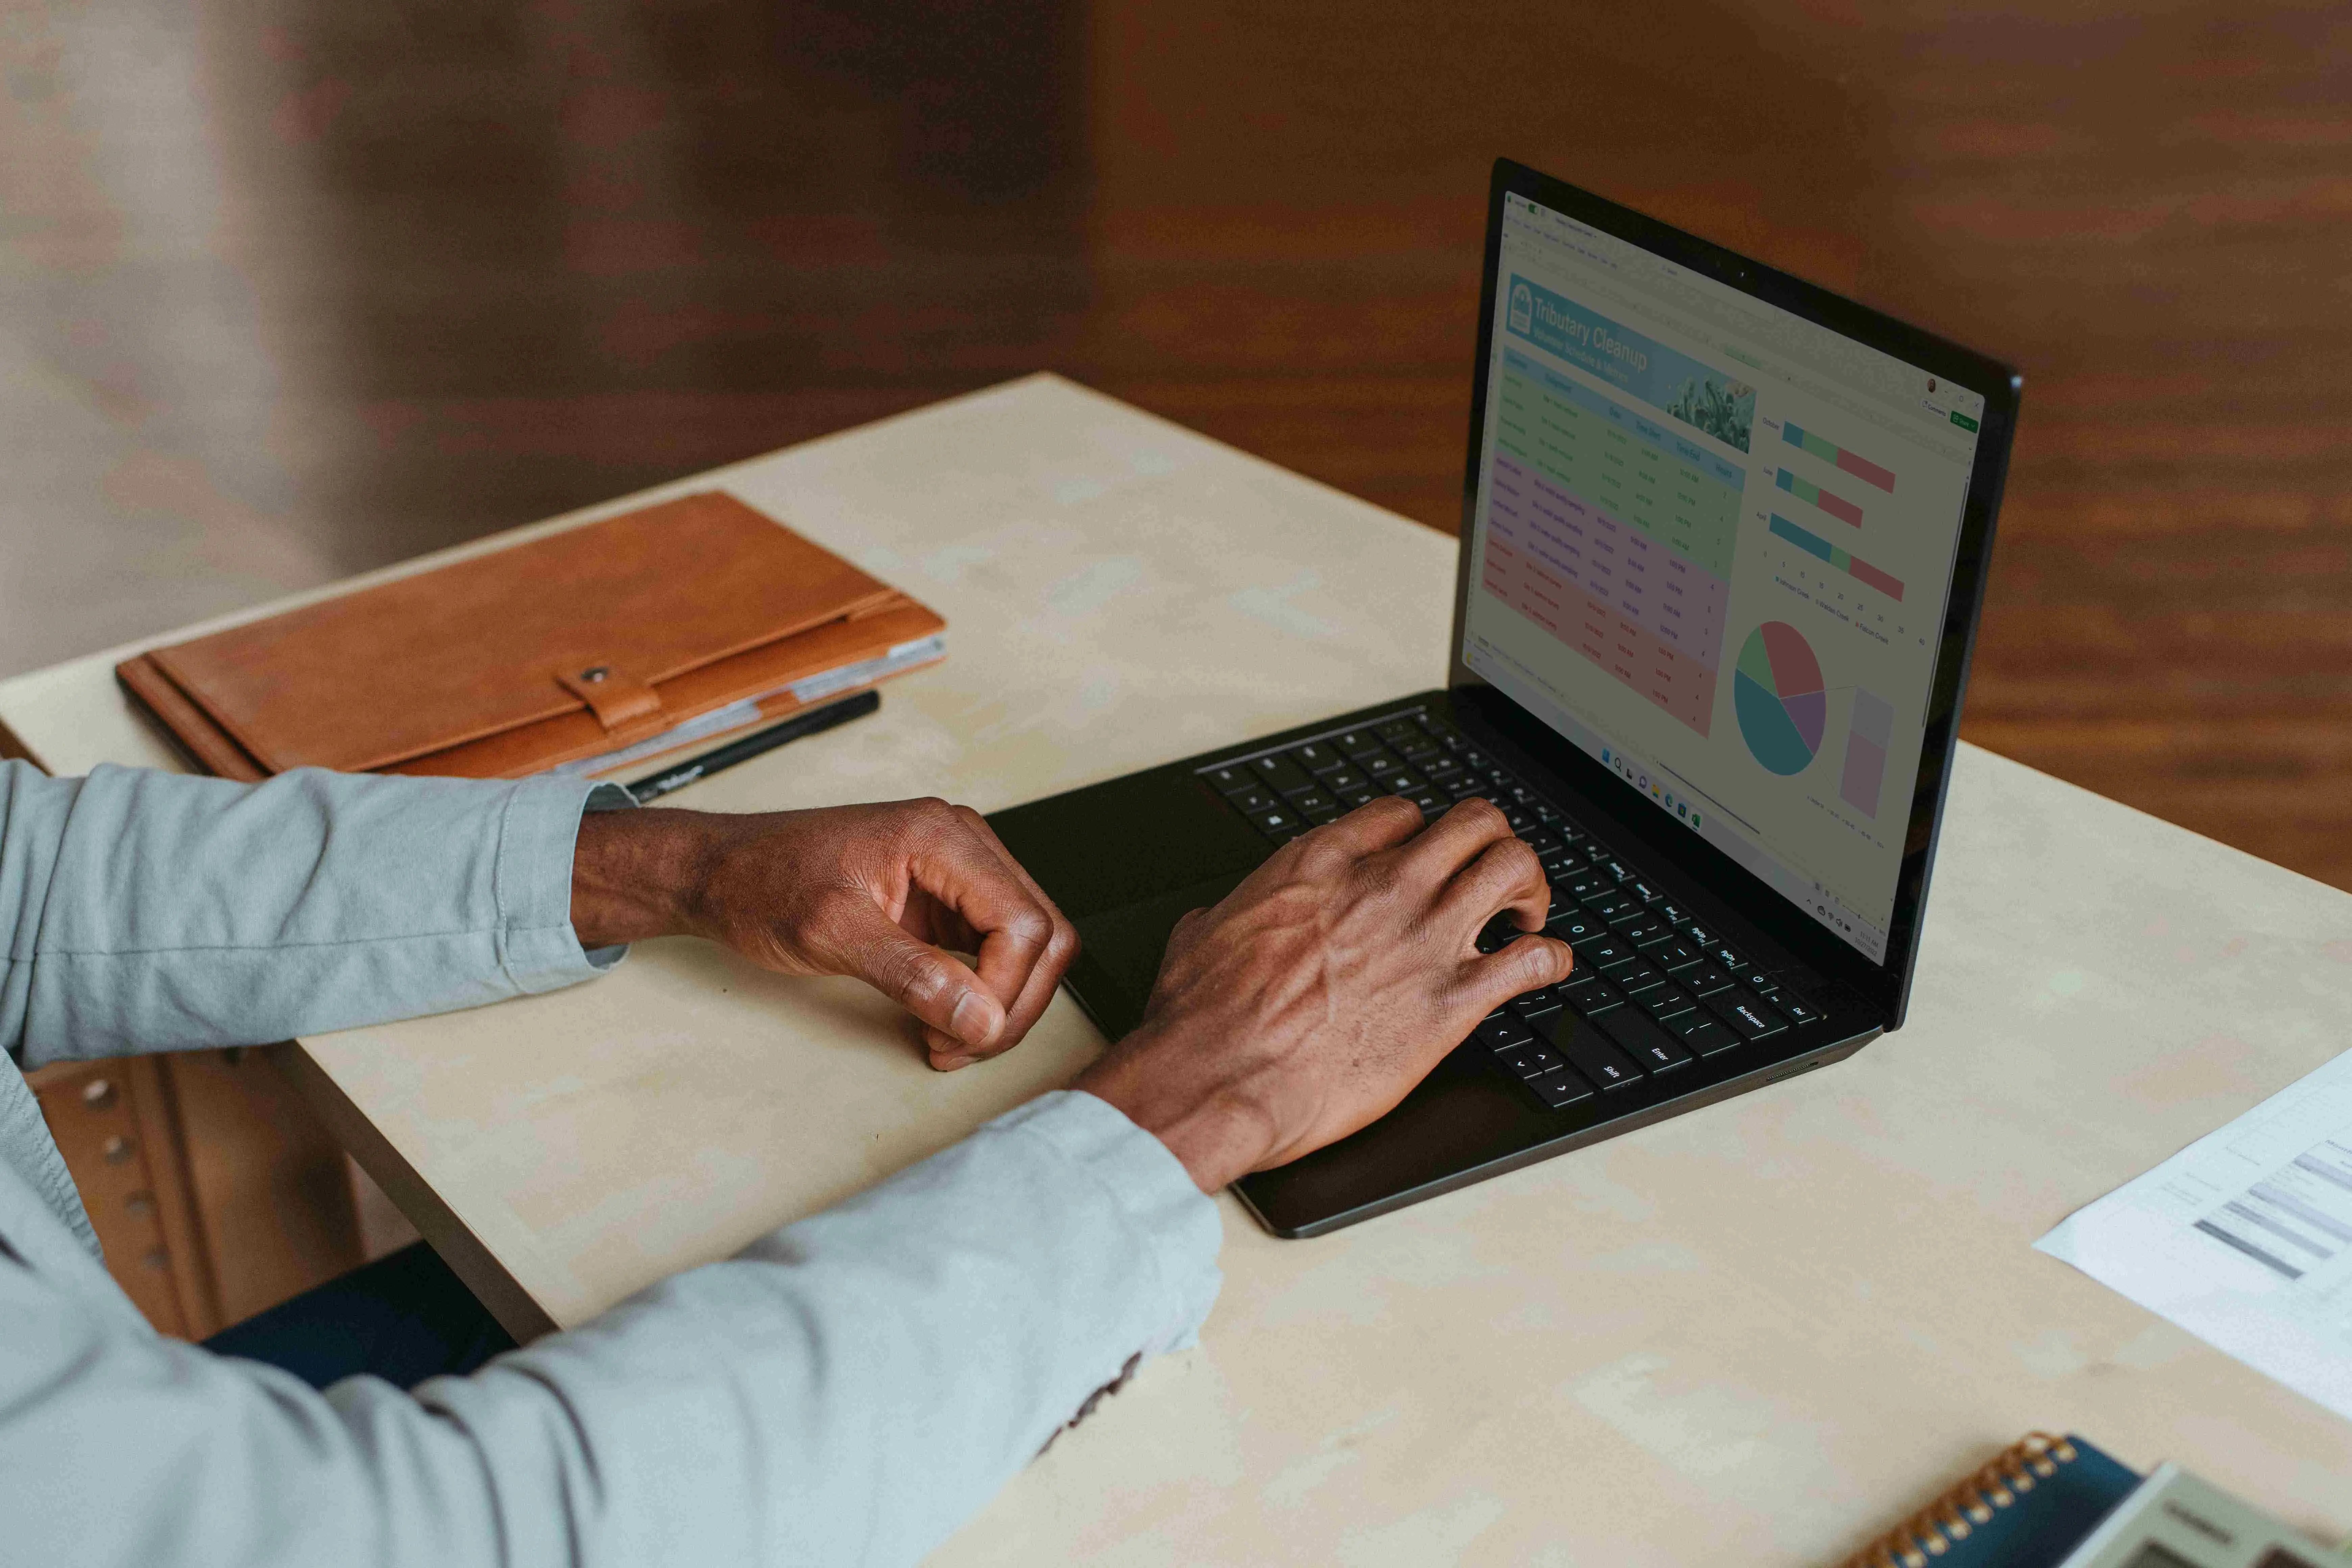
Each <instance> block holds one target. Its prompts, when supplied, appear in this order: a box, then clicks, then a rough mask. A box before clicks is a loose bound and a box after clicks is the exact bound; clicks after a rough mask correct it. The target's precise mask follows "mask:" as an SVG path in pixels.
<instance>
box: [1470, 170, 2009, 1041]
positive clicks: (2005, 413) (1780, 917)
mask: <svg viewBox="0 0 2352 1568" xmlns="http://www.w3.org/2000/svg"><path fill="white" fill-rule="evenodd" d="M1513 196H1519V197H1524V198H1527V199H1528V200H1532V201H1534V202H1535V203H1537V204H1538V205H1541V206H1545V207H1549V208H1550V209H1551V210H1552V211H1554V212H1557V213H1561V214H1565V215H1567V216H1568V217H1570V218H1572V219H1574V220H1575V221H1576V222H1578V223H1581V224H1587V225H1591V227H1593V228H1595V229H1598V230H1600V231H1601V233H1603V234H1606V235H1612V236H1614V237H1616V238H1618V239H1621V240H1624V241H1626V242H1628V243H1630V244H1633V245H1636V246H1641V247H1642V248H1643V250H1646V251H1649V252H1651V253H1652V254H1653V255H1655V256H1661V257H1663V258H1664V259H1665V260H1667V261H1669V262H1672V263H1673V264H1674V265H1675V266H1677V267H1686V268H1688V269H1689V270H1691V271H1693V272H1696V273H1700V274H1702V275H1704V276H1706V277H1713V278H1715V279H1716V280H1717V281H1718V282H1721V283H1724V284H1726V285H1727V286H1729V287H1733V288H1737V289H1738V290H1740V291H1741V292H1742V293H1745V294H1748V295H1749V296H1751V297H1753V298H1757V299H1759V300H1760V301H1762V302H1763V303H1765V304H1768V305H1774V306H1778V307H1779V308H1781V309H1784V310H1788V311H1790V312H1791V313H1793V314H1795V315H1797V316H1800V317H1801V318H1803V319H1806V320H1808V321H1811V322H1813V323H1815V324H1816V325H1819V326H1822V327H1825V328H1827V329H1830V330H1832V331H1833V332H1837V333H1840V334H1842V335H1843V336H1845V337H1848V338H1851V339H1853V340H1855V341H1857V342H1860V343H1864V344H1866V345H1867V346H1869V347H1871V348H1873V349H1875V350H1879V351H1880V352H1881V353H1885V354H1888V355H1891V356H1893V357H1894V358H1895V359H1897V360H1900V361H1904V362H1905V363H1906V364H1910V365H1915V366H1916V367H1918V368H1919V369H1920V370H1922V371H1926V372H1927V373H1928V374H1930V375H1934V376H1937V377H1939V378H1942V379H1946V380H1948V381H1951V382H1956V383H1958V385H1960V386H1962V387H1965V388H1967V389H1969V391H1971V392H1979V393H1981V394H1982V395H1983V397H1984V400H1985V411H1984V417H1983V419H1982V421H1981V423H1980V426H1979V430H1978V432H1977V448H1976V458H1975V464H1974V466H1973V467H1972V469H1971V471H1970V473H1969V490H1968V498H1967V501H1966V504H1965V505H1964V507H1963V508H1962V512H1961V518H1960V528H1959V540H1958V550H1957V552H1956V555H1955V557H1954V560H1953V566H1952V581H1951V593H1950V597H1949V599H1948V602H1947V604H1946V606H1945V611H1944V622H1943V627H1942V630H1941V633H1940V637H1939V641H1938V649H1937V659H1936V670H1935V675H1934V678H1933V680H1932V681H1931V683H1930V686H1929V692H1928V699H1927V724H1926V734H1925V737H1924V738H1923V741H1922V745H1921V754H1920V767H1919V776H1918V782H1917V785H1916V788H1915V789H1914V790H1913V792H1912V799H1911V810H1910V817H1909V820H1908V821H1907V823H1906V830H1905V834H1904V841H1903V858H1902V861H1901V864H1900V867H1899V869H1898V871H1897V873H1896V878H1895V908H1894V913H1893V915H1892V916H1891V918H1890V920H1889V922H1888V926H1887V943H1886V957H1885V961H1884V962H1874V961H1872V959H1871V958H1870V957H1869V956H1867V955H1866V954H1864V953H1863V952H1862V951H1861V950H1860V949H1858V948H1856V947H1854V946H1852V945H1850V944H1848V943H1847V942H1845V941H1844V940H1843V938H1841V937H1840V936H1838V935H1837V934H1836V933H1834V932H1832V931H1831V930H1830V929H1828V928H1827V927H1826V926H1824V925H1822V924H1821V923H1820V922H1818V921H1816V920H1815V919H1814V918H1813V917H1812V916H1811V915H1808V914H1806V913H1805V912H1804V911H1803V910H1802V909H1801V908H1799V907H1798V906H1797V905H1796V904H1794V903H1793V902H1791V901H1790V899H1789V898H1788V897H1787V896H1786V895H1784V894H1781V893H1780V892H1779V891H1778V890H1777V889H1775V888H1773V887H1772V886H1771V885H1770V884H1769V883H1767V882H1765V881H1764V880H1763V878H1761V877H1759V876H1758V875H1757V874H1756V873H1753V872H1751V871H1749V870H1748V868H1747V867H1745V866H1743V865H1741V864H1739V863H1738V862H1737V861H1735V860H1733V859H1732V858H1731V857H1730V856H1729V855H1727V854H1726V853H1725V852H1722V851H1721V850H1718V849H1717V848H1715V847H1714V846H1713V845H1711V844H1709V843H1707V842H1706V841H1705V840H1703V839H1701V838H1700V837H1699V836H1698V835H1697V834H1696V833H1694V832H1691V831H1687V830H1685V829H1681V828H1679V827H1678V826H1677V825H1675V824H1674V823H1672V822H1671V821H1669V820H1668V819H1666V818H1665V817H1664V813H1662V812H1660V811H1659V810H1657V808H1656V807H1655V806H1654V805H1653V804H1652V803H1651V802H1650V801H1649V800H1648V799H1647V798H1646V797H1644V796H1643V795H1642V794H1641V792H1640V791H1638V790H1636V789H1634V788H1633V785H1631V784H1629V783H1627V782H1626V781H1625V780H1623V779H1620V778H1618V777H1617V775H1616V774H1615V773H1614V772H1612V771H1611V770H1610V769H1608V768H1604V767H1602V766H1601V763H1600V762H1598V761H1597V760H1595V759H1594V758H1591V757H1588V756H1587V755H1586V754H1585V753H1584V752H1583V751H1582V750H1581V749H1580V748H1579V747H1576V746H1574V745H1573V744H1571V743H1570V741H1568V740H1567V739H1566V738H1565V737H1561V736H1559V733H1558V732H1557V731H1555V730H1553V729H1551V728H1550V727H1549V726H1548V725H1546V724H1544V723H1543V722H1542V721H1541V720H1540V719H1538V718H1537V717H1536V716H1534V715H1532V714H1529V713H1528V711H1527V710H1526V709H1525V708H1522V707H1520V706H1519V705H1518V704H1517V703H1516V702H1513V701H1511V700H1510V699H1508V698H1507V697H1505V696H1503V695H1502V694H1500V693H1499V692H1497V693H1495V694H1494V701H1493V702H1491V703H1490V704H1486V705H1485V706H1486V707H1487V708H1489V709H1495V710H1503V714H1504V716H1505V717H1506V718H1507V719H1509V718H1512V717H1516V718H1517V719H1518V720H1521V721H1523V722H1512V723H1510V724H1509V726H1508V727H1509V731H1510V734H1511V738H1512V739H1513V740H1514V741H1515V742H1516V743H1517V744H1518V745H1520V746H1521V747H1523V748H1524V749H1527V750H1528V751H1530V752H1531V753H1533V754H1534V755H1535V756H1536V757H1537V759H1538V761H1541V762H1542V763H1544V764H1545V765H1546V766H1547V767H1549V768H1551V769H1552V770H1553V771H1554V772H1556V773H1558V774H1559V775H1560V776H1561V778H1562V779H1564V780H1565V781H1567V782H1568V783H1569V784H1570V786H1571V787H1572V788H1574V789H1578V790H1579V791H1580V793H1582V794H1584V795H1586V796H1587V797H1588V798H1590V799H1593V800H1596V801H1598V802H1599V803H1601V805H1603V806H1604V807H1606V808H1609V809H1610V810H1612V814H1614V815H1615V816H1616V817H1618V818H1619V819H1620V820H1621V821H1623V822H1625V823H1627V824H1628V825H1629V826H1630V827H1632V828H1633V831H1635V832H1636V833H1637V834H1639V835H1640V836H1641V838H1642V839H1643V843H1644V845H1645V847H1647V848H1648V849H1649V850H1651V851H1652V852H1654V853H1658V854H1662V855H1664V856H1665V857H1666V858H1667V859H1669V860H1670V861H1672V862H1675V864H1676V865H1677V866H1678V867H1679V869H1681V870H1682V871H1684V872H1685V873H1686V874H1689V875H1691V876H1693V877H1694V878H1696V879H1698V880H1700V881H1701V882H1702V883H1703V884H1704V885H1706V886H1707V887H1710V888H1712V889H1714V890H1716V891H1717V892H1718V893H1720V894H1723V895H1724V896H1725V898H1726V899H1727V902H1730V903H1732V904H1735V905H1736V906H1737V907H1738V908H1739V909H1740V910H1741V911H1743V912H1745V913H1749V914H1750V915H1751V918H1753V919H1754V921H1755V923H1756V924H1757V925H1759V927H1761V928H1763V929H1764V930H1765V931H1766V933H1767V934H1768V935H1769V936H1771V937H1772V938H1773V939H1774V940H1776V941H1778V942H1780V944H1781V945H1782V946H1785V947H1786V948H1788V949H1789V951H1790V953H1791V954H1792V955H1793V956H1796V957H1798V958H1800V959H1801V960H1803V961H1804V962H1806V963H1809V964H1811V966H1812V967H1815V968H1816V969H1818V970H1820V971H1821V972H1822V974H1824V975H1826V976H1829V977H1832V978H1835V979H1838V980H1842V981H1843V982H1845V983H1846V984H1848V985H1850V986H1852V987H1853V988H1854V989H1855V990H1857V991H1859V992H1860V993H1861V994H1862V995H1863V996H1864V997H1865V998H1869V999H1870V1000H1871V1001H1873V1002H1874V1003H1876V1004H1877V1005H1878V1006H1879V1007H1880V1008H1881V1009H1884V1011H1885V1015H1886V1027H1888V1028H1890V1029H1892V1028H1894V1027H1895V1026H1896V1025H1899V1024H1900V1023H1901V1022H1902V1020H1903V1014H1904V1009H1905V1008H1906V1005H1907V1003H1908V1001H1909V997H1910V988H1911V979H1912V975H1913V972H1914V970H1915V968H1916V965H1917V960H1918V944H1919V931H1920V914H1921V911H1922V909H1923V908H1924V906H1925V904H1926V902H1927V883H1928V877H1929V874H1930V873H1931V872H1932V870H1933V869H1934V863H1935V854H1936V841H1937V832H1938V831H1939V829H1940V828H1941V825H1942V821H1943V810H1944V799H1945V793H1946V789H1947V786H1948V783H1949V781H1950V778H1951V767H1952V758H1953V754H1954V751H1955V748H1956V747H1957V746H1958V740H1959V713H1960V701H1961V697H1962V695H1963V694H1964V693H1965V691H1966V689H1967V685H1968V672H1969V660H1970V658H1971V657H1972V655H1973V654H1974V652H1975V648H1976V637H1977V628H1978V623H1979V618H1980V614H1981V612H1982V609H1983V605H1984V592H1985V576H1986V568H1987V566H1988V564H1989V562H1990V557H1991V552H1992V538H1993V521H1994V517H1995V516H1996V514H1997V513H1998V512H1999V510H2000V493H2001V486H2002V483H2003V481H2004V479H2005V478H2006V476H2007V472H2008V465H2009V452H2010V444H2011V436H2012V434H2014V432H2015V430H2016V424H2017V408H2018V401H2019V398H2020V395H2021V392H2022V390H2023V382H2022V379H2021V377H2020V376H2019V374H2018V373H2017V371H2015V370H2013V369H2012V368H2011V367H2010V366H2008V365H2005V364H2003V363H2001V362H2000V361H1997V360H1993V359H1990V358H1988V357H1987V356H1985V355H1983V354H1979V353H1977V352H1976V351H1974V350H1969V349H1965V348H1962V347H1961V346H1960V345H1958V344H1957V343H1954V342H1951V341H1949V340H1946V339H1943V338H1939V337H1937V336H1936V335H1935V334H1934V333H1931V332H1928V331H1926V330H1923V329H1920V328H1917V327H1914V326H1911V325H1909V324H1908V323H1906V322H1903V321H1899V320H1896V319H1895V318H1893V317H1891V316H1888V315H1885V314H1884V313H1883V312H1880V311H1877V310H1874V309H1872V308H1869V307H1868V306H1865V305H1861V304H1857V303H1856V302H1854V301H1853V300H1851V299H1848V298H1844V297H1843V296H1842V295H1838V294H1833V293H1832V292H1831V291H1830V290H1828V289H1826V288H1822V287H1819V286H1817V285H1815V284H1811V283H1807V282H1806V281H1804V280H1803V279H1802V278H1800V277H1793V276H1791V275H1790V274H1789V273H1786V272H1782V271H1780V269H1778V268H1777V267H1768V266H1766V265H1765V264H1763V263H1762V262H1759V261H1756V260H1754V259H1753V258H1751V257H1748V256H1741V255H1739V254H1738V253H1737V252H1735V251H1731V250H1727V249H1726V248H1725V247H1723V246H1717V245H1714V244H1711V243H1709V242H1708V241H1706V240H1703V239H1700V238H1699V237H1698V236H1696V235H1691V234H1687V233H1685V232H1684V231H1683V230H1680V229H1677V228H1675V227H1673V226H1672V225H1668V224H1664V223H1661V222H1659V221H1658V220H1657V219H1654V218H1649V217H1644V216H1643V215H1642V214H1639V213H1637V212H1634V211H1633V210H1632V209H1631V208H1628V207H1623V206H1620V205H1618V204H1616V203H1614V202H1612V201H1609V200H1607V199H1605V198H1603V197H1601V196H1596V195H1594V194H1592V193H1591V192H1589V191H1583V190H1580V189H1578V188H1577V187H1576V186H1573V185H1570V184H1568V183H1565V182H1563V181H1559V180H1555V179H1553V178H1551V177H1550V176H1549V175H1546V174H1542V173H1538V172H1537V171H1535V170H1533V169H1530V168H1528V167H1527V166H1526V165H1524V164H1520V163H1515V162H1511V161H1510V160H1509V159H1507V158H1506V159H1497V160H1496V163H1495V171H1494V178H1493V182H1492V185H1491V189H1490V191H1489V194H1488V200H1487V210H1486V264H1485V268H1484V271H1483V274H1482V276H1481V278H1480V282H1479V298H1478V357H1477V360H1476V370H1475V374H1474V376H1473V380H1472V386H1471V393H1470V443H1469V447H1470V450H1469V458H1468V461H1467V463H1466V465H1465V476H1464V480H1463V491H1462V533H1461V554H1460V557H1459V559H1458V561H1457V564H1456V567H1455V572H1454V630H1453V638H1452V642H1451V643H1450V645H1449V647H1448V649H1447V661H1448V674H1447V683H1448V685H1449V686H1451V687H1452V688H1454V690H1455V691H1456V692H1457V693H1460V694H1463V695H1468V694H1469V692H1470V690H1471V689H1472V688H1486V687H1487V686H1488V683H1487V682H1486V680H1484V679H1483V678H1481V677H1480V676H1479V675H1478V674H1476V673H1475V672H1474V671H1473V670H1471V669H1470V668H1469V667H1468V665H1467V664H1465V663H1464V662H1463V647H1464V642H1463V639H1464V634H1465V629H1466V627H1467V624H1468V617H1469V607H1470V594H1471V591H1472V586H1473V585H1472V581H1471V568H1472V559H1471V557H1472V551H1473V547H1474V542H1475V541H1474V537H1473V533H1472V528H1473V526H1474V524H1475V518H1476V510H1477V505H1478V489H1479V482H1480V480H1481V478H1482V477H1483V474H1482V471H1481V462H1482V459H1483V458H1484V456H1485V451H1484V448H1485V440H1484V437H1485V434H1486V388H1487V383H1488V381H1489V379H1490V374H1491V371H1492V364H1493V354H1494V351H1495V342H1494V339H1495V293H1496V272H1497V270H1498V268H1499V265H1500V262H1501V258H1502V243H1503V214H1504V211H1505V204H1506V203H1507V201H1508V199H1509V198H1511V197H1513Z"/></svg>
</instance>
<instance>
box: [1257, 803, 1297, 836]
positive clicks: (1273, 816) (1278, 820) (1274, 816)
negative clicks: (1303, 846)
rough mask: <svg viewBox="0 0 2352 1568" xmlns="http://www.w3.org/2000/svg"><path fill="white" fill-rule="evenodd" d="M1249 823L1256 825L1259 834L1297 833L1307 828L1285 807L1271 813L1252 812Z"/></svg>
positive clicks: (1295, 813)
mask: <svg viewBox="0 0 2352 1568" xmlns="http://www.w3.org/2000/svg"><path fill="white" fill-rule="evenodd" d="M1250 821H1253V822H1255V823H1256V824H1257V831H1259V832H1261V833H1280V832H1297V831H1304V830H1305V828H1306V826H1307V823H1306V820H1305V819H1304V818H1302V817H1301V816H1300V815H1299V814H1298V813H1297V812H1296V811H1294V810H1291V809H1290V808H1289V807H1287V806H1281V807H1277V808H1276V809H1275V810H1271V811H1252V812H1251V813H1250Z"/></svg>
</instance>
